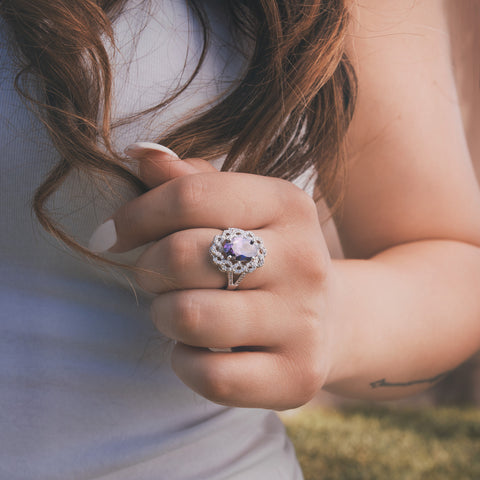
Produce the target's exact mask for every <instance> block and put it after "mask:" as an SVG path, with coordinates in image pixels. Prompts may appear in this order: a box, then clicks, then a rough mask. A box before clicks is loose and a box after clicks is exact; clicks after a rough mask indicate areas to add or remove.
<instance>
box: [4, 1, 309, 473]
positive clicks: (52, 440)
mask: <svg viewBox="0 0 480 480" xmlns="http://www.w3.org/2000/svg"><path fill="white" fill-rule="evenodd" d="M147 3H148V2H147ZM151 3H152V5H151V14H152V15H151V16H150V17H146V14H145V7H144V6H143V5H142V3H140V2H139V3H138V5H137V4H135V3H134V2H132V3H131V4H130V5H129V8H128V9H127V11H126V12H125V14H124V15H123V16H122V18H121V19H120V20H119V21H118V23H117V25H116V32H117V36H118V39H119V47H120V48H119V52H116V53H115V54H113V52H112V56H114V61H115V65H116V90H115V92H116V97H115V109H116V114H117V116H118V117H119V118H120V117H122V116H124V115H126V114H131V113H134V112H136V111H138V110H141V109H143V108H145V107H147V106H150V105H152V104H153V103H156V102H157V101H158V100H161V99H162V97H163V96H164V95H166V93H167V92H168V91H169V90H170V89H171V88H172V86H176V85H177V82H178V78H179V75H180V73H181V71H182V69H183V67H184V64H185V60H186V59H187V62H186V65H187V67H186V71H185V72H184V78H187V77H188V74H189V72H191V68H193V66H194V64H195V62H196V59H197V58H198V52H199V47H200V37H199V28H198V25H197V24H196V22H195V21H194V20H193V18H192V16H191V15H189V13H188V10H187V8H186V7H185V5H184V4H183V3H182V2H178V1H175V0H162V1H160V0H158V1H155V2H151ZM219 4H220V5H221V2H219ZM210 14H211V19H212V20H213V21H212V25H213V27H214V30H215V36H214V42H213V48H212V50H211V53H210V55H209V56H208V58H207V61H206V63H205V67H204V68H203V69H202V72H201V74H200V75H199V77H198V78H197V79H196V80H195V82H194V84H193V85H192V87H191V88H189V90H188V91H187V92H186V93H185V95H183V96H182V97H181V98H180V100H179V101H178V102H176V103H175V104H174V105H172V106H171V107H169V108H168V109H166V110H165V111H163V112H162V113H161V114H160V115H158V116H156V117H155V118H154V119H147V120H148V122H147V120H142V121H139V122H136V123H135V124H134V125H131V126H129V127H125V128H121V129H119V130H118V131H117V132H116V133H115V135H116V137H115V138H116V145H117V147H118V149H119V150H121V149H123V148H124V147H125V146H126V145H128V144H129V143H132V142H134V141H139V140H145V141H148V140H152V139H153V138H155V137H157V136H159V135H160V134H161V129H162V128H167V127H168V126H170V125H172V124H173V123H174V122H177V121H178V120H179V119H181V118H182V116H183V115H185V114H186V113H188V112H189V111H191V109H193V108H195V107H198V106H201V105H202V104H203V103H204V102H206V101H208V100H210V99H212V98H214V97H215V96H216V95H218V93H219V92H221V91H222V90H223V89H224V88H226V87H227V86H228V84H229V82H231V81H232V80H233V79H234V78H235V77H236V75H237V74H238V72H239V71H240V70H241V68H242V66H243V59H242V57H241V56H240V55H239V54H238V53H237V52H235V51H234V50H233V49H232V48H230V47H228V39H229V35H228V29H227V28H226V27H225V26H224V24H225V22H223V21H222V19H221V17H217V16H215V15H216V14H214V13H213V12H210ZM134 38H135V40H134ZM16 71H17V64H16V63H15V56H14V55H13V54H12V45H11V42H10V40H9V34H8V32H7V30H6V27H5V25H4V24H3V23H0V146H1V148H0V151H1V152H2V155H1V157H0V232H1V234H0V306H1V308H0V479H2V480H3V479H5V480H7V479H8V480H56V479H58V480H69V479H72V480H73V479H75V480H77V479H78V480H80V479H81V480H86V479H96V480H100V479H102V480H107V479H109V480H110V479H111V480H123V479H125V480H132V479H135V480H153V479H166V480H177V479H178V480H202V479H205V480H220V479H230V480H265V479H279V480H281V479H285V480H287V479H288V480H293V479H301V478H302V476H301V472H300V470H299V467H298V464H297V462H296V459H295V454H294V451H293V448H292V446H291V444H290V442H289V441H288V439H287V438H286V435H285V432H284V428H283V426H282V424H281V422H280V421H279V420H278V418H277V416H276V415H275V414H274V413H272V412H268V411H264V410H253V409H232V408H225V407H221V406H218V405H215V404H213V403H211V402H208V401H207V400H205V399H203V398H201V397H199V396H198V395H196V394H194V393H192V392H191V391H190V390H189V389H188V388H187V387H185V386H184V385H183V384H182V383H181V382H180V381H179V380H178V379H177V378H176V376H175V375H174V374H173V373H172V371H171V369H170V366H169V348H170V344H169V343H168V341H166V340H165V339H163V338H161V337H160V336H159V335H158V334H157V333H156V331H155V329H154V328H153V326H152V325H151V322H150V321H149V319H148V303H149V302H148V298H146V297H142V296H139V297H138V303H137V299H136V297H135V295H134V293H133V291H132V290H131V289H128V288H125V287H124V286H123V284H124V283H125V282H122V279H121V278H118V275H117V276H115V275H114V274H113V273H112V272H109V271H106V272H102V271H100V270H99V269H98V267H95V266H94V265H92V264H90V263H89V262H86V261H85V260H84V259H83V258H81V257H79V256H78V255H74V254H72V253H69V252H68V251H67V250H66V249H65V248H64V247H63V246H62V245H60V244H59V243H57V242H56V241H55V240H53V239H52V238H51V237H49V236H48V235H47V234H46V233H45V232H44V231H43V230H42V229H41V227H40V226H39V225H38V223H37V221H36V219H35V218H34V216H33V214H32V212H31V200H32V197H33V194H34V191H35V189H36V188H37V187H38V185H39V184H40V183H41V181H42V180H43V178H44V177H45V175H46V174H47V172H48V171H49V170H50V169H51V168H52V167H53V166H54V165H55V164H56V162H57V160H58V155H57V153H56V152H55V150H54V149H53V147H52V145H51V142H50V140H49V138H48V136H47V134H46V132H45V129H44V127H43V126H42V124H41V123H40V122H39V120H38V119H37V118H36V117H35V115H33V114H32V113H31V112H30V111H29V110H28V109H27V108H25V104H24V102H23V100H22V99H21V98H20V97H19V96H18V95H17V94H16V93H15V91H14V88H13V78H14V74H15V73H16ZM122 201H125V198H123V200H122V199H118V204H120V203H121V202H122ZM118 204H116V203H115V202H111V201H106V199H104V198H102V197H101V196H100V195H99V194H98V193H97V192H96V191H95V190H94V188H93V187H92V186H91V185H89V184H88V182H86V181H85V180H84V179H83V178H80V177H78V176H72V178H70V179H69V180H68V181H67V182H66V184H65V185H64V186H63V187H62V189H61V191H60V192H59V193H58V194H57V195H56V196H55V198H54V200H53V201H52V203H51V205H52V206H53V207H54V208H56V209H60V211H61V213H62V222H63V223H64V224H65V225H67V226H68V228H69V229H70V230H71V231H73V232H74V233H75V235H76V236H77V238H79V239H81V241H83V242H86V241H87V240H88V238H89V236H90V234H91V233H92V231H93V230H94V228H95V227H96V226H97V225H98V224H99V223H101V222H102V221H103V220H104V219H105V218H107V217H108V216H109V215H110V214H111V213H112V212H113V211H114V210H115V209H116V208H117V206H118Z"/></svg>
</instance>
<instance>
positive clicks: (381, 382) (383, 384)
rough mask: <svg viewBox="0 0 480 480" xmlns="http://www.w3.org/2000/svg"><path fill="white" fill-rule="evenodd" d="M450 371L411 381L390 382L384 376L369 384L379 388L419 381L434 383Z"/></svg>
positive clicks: (402, 385)
mask: <svg viewBox="0 0 480 480" xmlns="http://www.w3.org/2000/svg"><path fill="white" fill-rule="evenodd" d="M449 373H450V372H444V373H440V374H439V375H435V377H432V378H425V379H423V380H412V381H411V382H398V383H390V382H387V381H386V380H385V379H384V378H382V379H381V380H377V381H376V382H372V383H371V384H370V386H371V387H372V388H379V387H410V386H411V385H417V384H419V383H435V382H438V381H439V380H442V379H443V378H444V377H446V376H447V375H448V374H449Z"/></svg>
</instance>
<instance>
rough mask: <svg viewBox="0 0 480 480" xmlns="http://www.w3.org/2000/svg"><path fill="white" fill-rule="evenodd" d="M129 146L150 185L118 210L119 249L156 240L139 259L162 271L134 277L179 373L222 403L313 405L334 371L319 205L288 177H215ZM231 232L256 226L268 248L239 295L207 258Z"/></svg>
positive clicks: (197, 164)
mask: <svg viewBox="0 0 480 480" xmlns="http://www.w3.org/2000/svg"><path fill="white" fill-rule="evenodd" d="M129 153H130V155H132V156H133V155H135V156H137V157H142V172H141V176H142V177H143V179H144V180H145V181H146V182H147V183H148V184H149V186H150V187H151V190H150V191H148V192H147V193H145V194H144V195H141V196H140V197H138V198H136V199H134V200H133V201H131V202H129V203H127V204H126V205H124V206H123V207H122V208H121V209H120V210H118V211H117V212H116V213H115V215H114V216H113V217H112V218H113V220H114V222H115V227H116V233H117V240H116V243H115V245H114V246H113V247H112V248H110V251H111V252H124V251H127V250H130V249H133V248H135V247H139V246H140V245H144V244H147V243H150V242H152V243H151V245H150V246H149V247H148V248H147V250H146V251H145V252H144V253H143V254H142V255H141V257H140V259H139V260H138V264H137V266H138V267H140V268H141V269H145V270H151V271H153V272H158V274H160V275H158V274H153V273H140V274H138V275H137V282H138V284H139V285H140V286H141V287H142V288H143V289H145V290H147V291H149V292H152V293H154V294H156V297H155V299H154V300H153V303H152V308H151V315H152V320H153V322H154V324H155V325H156V327H157V328H158V330H159V331H160V332H161V333H162V334H164V335H165V336H167V337H169V338H171V339H173V340H175V341H176V342H177V343H176V346H175V348H174V350H173V354H172V366H173V369H174V371H175V372H176V374H177V375H178V376H179V377H180V379H181V380H182V381H183V382H185V384H187V385H188V386H189V387H190V388H192V389H193V390H194V391H196V392H198V393H199V394H200V395H203V396H204V397H206V398H208V399H210V400H212V401H214V402H217V403H220V404H225V405H234V406H241V407H263V408H273V409H279V410H281V409H287V408H292V407H297V406H299V405H302V404H304V403H305V402H307V401H308V400H310V399H311V398H312V396H313V395H314V394H315V393H316V392H317V391H318V389H319V388H320V387H321V386H322V384H323V382H324V381H325V378H326V375H327V373H328V368H329V355H328V351H329V333H328V327H327V318H328V311H329V297H330V289H331V284H332V282H331V262H330V257H329V254H328V250H327V248H326V245H325V242H324V239H323V235H322V231H321V227H320V224H319V222H318V217H317V211H316V207H315V204H314V202H313V200H312V199H311V198H310V197H309V196H308V195H307V194H306V193H304V192H303V191H302V190H300V189H299V188H297V187H296V186H294V185H293V184H291V183H290V182H287V181H283V180H278V179H273V178H267V177H261V176H256V175H250V174H243V173H226V172H217V171H216V170H215V169H214V168H213V167H212V166H210V165H209V164H208V163H207V162H205V161H203V160H198V159H193V160H187V161H182V160H179V159H177V158H174V157H172V156H169V155H168V154H165V153H162V152H159V151H156V150H140V149H138V148H137V149H136V150H135V151H133V152H132V150H130V151H129ZM228 227H237V228H241V229H244V230H251V231H253V232H254V233H255V235H257V236H260V237H261V238H262V239H263V241H264V244H265V247H266V248H267V250H268V255H267V257H266V259H265V265H264V266H263V267H261V268H258V269H257V270H255V271H254V272H252V273H249V274H247V275H246V277H245V279H244V280H243V281H242V283H241V284H240V285H239V288H238V289H237V290H233V291H232V290H226V289H225V286H226V283H227V277H226V274H225V273H222V272H221V271H219V270H218V269H217V267H216V265H215V264H214V263H213V262H212V261H211V258H210V254H209V247H210V245H211V243H212V240H213V238H214V236H215V235H217V234H219V233H221V231H222V230H224V229H226V228H228ZM239 347H240V348H239ZM209 348H215V349H228V348H233V349H234V351H233V352H213V351H211V350H209Z"/></svg>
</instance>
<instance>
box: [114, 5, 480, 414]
mask: <svg viewBox="0 0 480 480" xmlns="http://www.w3.org/2000/svg"><path fill="white" fill-rule="evenodd" d="M354 16H355V18H356V22H354V24H353V27H352V32H351V37H350V39H349V42H350V44H349V49H350V55H351V58H352V59H353V61H354V63H355V64H356V69H357V72H358V77H359V98H358V108H357V112H356V115H355V118H354V120H353V123H352V127H351V130H350V132H349V138H348V145H349V182H348V185H347V191H346V196H345V202H344V205H343V208H342V210H341V211H340V212H339V213H338V215H337V216H336V218H335V220H336V224H337V226H338V231H339V236H340V240H341V242H342V245H343V248H344V251H345V255H346V258H345V259H337V260H336V259H332V258H331V257H330V254H329V252H328V249H327V246H326V242H325V240H324V236H323V233H322V228H321V226H320V223H319V221H318V213H317V210H316V206H315V204H314V203H313V201H312V200H311V198H310V197H308V196H307V195H306V194H305V193H304V192H302V191H301V190H300V189H298V188H297V187H294V186H293V185H291V184H290V183H288V182H285V181H282V180H278V179H272V178H265V177H259V176H254V175H247V174H239V173H219V172H216V171H214V170H213V167H211V166H210V165H209V164H208V163H207V162H204V161H202V160H200V159H187V160H183V161H182V160H178V159H175V158H173V157H172V156H169V155H168V154H164V153H160V152H155V151H150V150H144V151H137V152H136V153H135V156H137V157H138V158H141V159H142V163H143V171H142V175H143V177H144V178H145V180H146V181H147V182H148V183H149V185H150V187H151V190H150V191H149V192H147V193H146V194H144V195H142V196H141V197H138V198H137V199H135V200H133V201H131V202H129V203H128V204H126V205H125V206H124V207H122V208H121V209H120V210H118V211H117V212H116V213H115V214H114V216H113V219H114V221H115V225H116V230H117V235H118V240H117V243H116V244H115V245H114V246H113V247H112V248H111V251H112V252H123V251H126V250H130V249H132V248H134V247H137V246H140V245H143V244H146V243H149V242H153V243H152V244H151V246H149V248H148V249H147V250H146V252H145V253H144V254H143V255H142V256H141V258H140V259H139V263H138V264H139V266H141V267H146V268H149V269H153V270H156V271H159V272H161V273H162V274H166V276H167V277H168V278H169V281H166V280H165V279H162V278H161V277H155V276H147V275H139V276H138V279H137V280H138V282H139V284H140V285H141V286H142V287H143V288H145V289H146V290H148V291H150V292H153V293H155V294H156V297H155V300H154V301H153V304H152V320H153V321H154V323H155V325H156V326H157V328H158V330H159V331H160V332H161V333H163V334H165V335H166V336H168V337H170V338H172V339H175V340H176V341H177V342H178V343H177V345H176V347H175V349H174V352H173V355H172V365H173V368H174V370H175V372H176V373H177V375H178V376H179V377H180V378H181V379H182V380H183V381H184V382H185V383H186V384H187V385H188V386H189V387H191V388H192V389H193V390H195V391H196V392H198V393H200V394H201V395H203V396H205V397H206V398H208V399H210V400H212V401H215V402H218V403H221V404H226V405H235V406H243V407H263V408H273V409H278V410H281V409H286V408H292V407H296V406H299V405H302V404H303V403H305V402H307V401H308V400H309V399H310V398H312V396H313V395H315V393H316V392H317V391H318V390H319V389H320V388H326V389H329V390H331V391H334V392H337V393H340V394H343V395H347V396H353V397H362V398H375V399H386V398H397V397H400V396H404V395H408V394H412V393H415V392H417V391H419V390H421V389H423V388H425V387H427V386H428V385H431V384H432V383H434V382H435V381H437V380H438V379H439V378H441V376H442V375H443V373H444V372H447V371H449V370H451V369H452V368H454V367H455V366H457V365H458V364H459V363H461V362H462V361H464V360H465V359H466V358H468V357H469V356H470V355H471V354H473V353H474V352H475V351H476V350H477V349H478V348H479V346H480V322H479V317H480V297H479V296H478V294H477V291H478V287H477V286H478V285H479V284H480V192H479V189H478V185H477V183H476V181H475V176H474V172H473V168H472V165H471V160H470V155H469V151H468V149H467V145H466V141H465V135H464V130H463V127H462V122H461V116H460V111H459V107H458V101H457V95H456V89H455V83H454V80H453V74H452V68H451V63H450V50H449V37H448V34H447V25H446V14H445V11H444V9H443V6H442V4H441V2H438V1H437V0H428V1H416V2H412V1H410V0H392V1H391V2H384V1H383V0H364V3H363V4H362V5H360V4H359V5H357V6H355V8H354ZM246 192H248V194H246ZM227 201H228V202H229V204H230V205H237V208H235V209H232V208H225V204H226V202H227ZM259 206H260V207H261V208H259ZM230 226H235V227H239V228H244V229H248V230H253V231H254V232H255V233H256V234H258V235H260V236H261V237H262V238H263V240H264V242H265V245H266V246H267V248H268V250H269V253H268V257H267V260H266V263H265V266H264V267H262V268H261V269H259V270H257V271H255V272H254V273H252V274H249V275H247V277H246V278H245V280H244V281H243V282H242V284H241V288H240V289H239V290H237V291H226V290H223V289H221V287H222V286H224V285H225V281H226V279H225V275H224V274H222V273H220V272H219V271H218V270H216V268H215V267H214V266H213V265H212V264H211V263H210V262H209V260H208V255H207V254H206V253H205V252H207V251H208V247H209V244H210V242H211V240H212V237H213V235H214V234H216V233H219V232H220V231H221V230H222V229H223V228H227V227H230ZM172 279H173V282H172ZM237 346H249V347H252V346H253V347H255V348H253V349H250V351H238V352H233V353H225V352H212V351H210V350H208V347H216V348H227V347H237Z"/></svg>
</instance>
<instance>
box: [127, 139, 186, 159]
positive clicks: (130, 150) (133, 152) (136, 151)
mask: <svg viewBox="0 0 480 480" xmlns="http://www.w3.org/2000/svg"><path fill="white" fill-rule="evenodd" d="M145 150H156V151H157V152H162V153H166V154H167V155H170V156H172V157H175V158H176V159H178V158H179V157H178V155H177V154H176V153H175V152H174V151H173V150H170V149H169V148H167V147H164V146H163V145H159V144H158V143H152V142H137V143H132V144H131V145H129V146H128V147H127V148H126V149H125V153H126V154H127V155H128V156H130V157H138V156H140V155H141V154H142V153H143V152H145Z"/></svg>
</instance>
